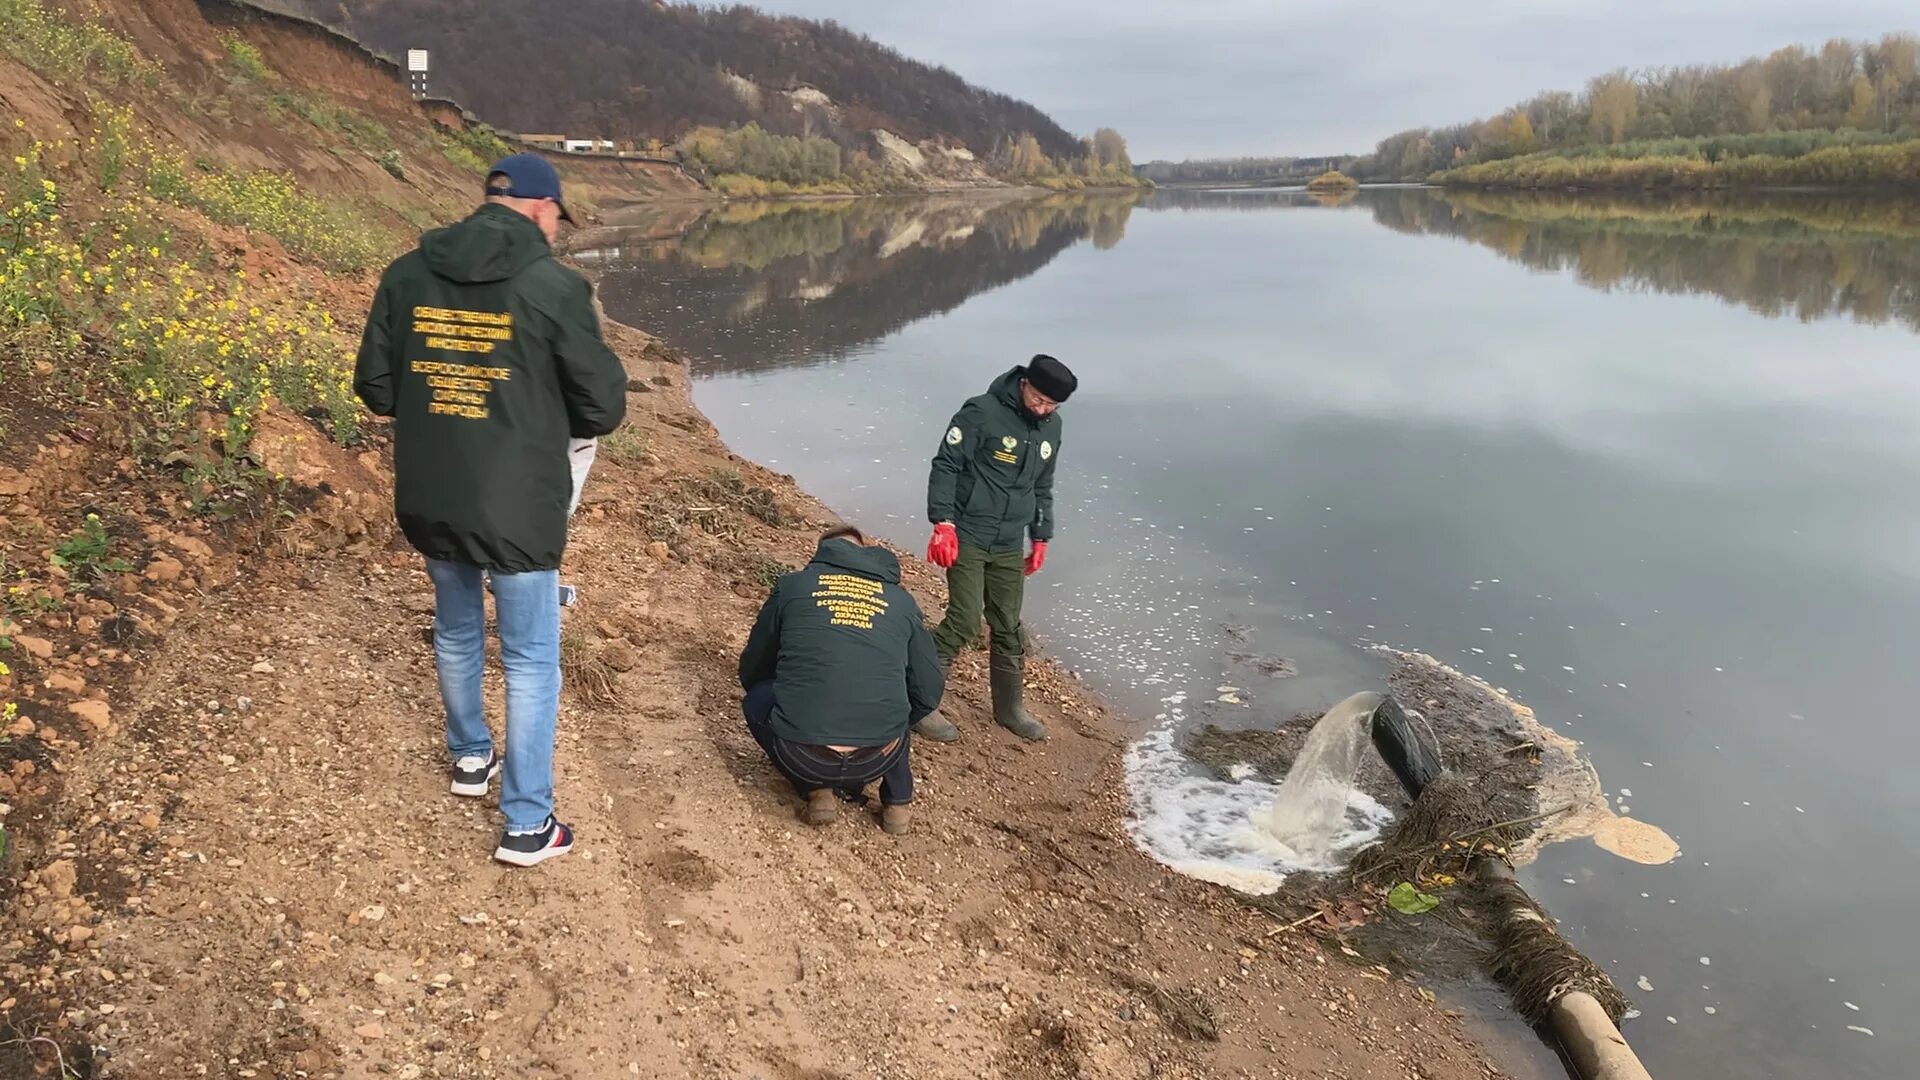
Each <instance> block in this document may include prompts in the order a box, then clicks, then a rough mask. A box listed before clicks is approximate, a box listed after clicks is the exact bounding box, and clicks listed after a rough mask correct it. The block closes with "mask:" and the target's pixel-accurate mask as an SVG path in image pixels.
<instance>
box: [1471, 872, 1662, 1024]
mask: <svg viewBox="0 0 1920 1080" xmlns="http://www.w3.org/2000/svg"><path fill="white" fill-rule="evenodd" d="M1473 874H1474V878H1475V880H1476V881H1477V883H1478V887H1477V889H1476V892H1477V893H1478V900H1479V902H1480V903H1481V904H1483V905H1485V906H1486V907H1488V908H1489V909H1491V910H1493V911H1494V912H1496V913H1497V914H1496V915H1495V917H1494V922H1493V938H1494V940H1493V946H1494V949H1493V959H1492V962H1491V963H1490V964H1489V967H1490V969H1491V970H1492V972H1493V977H1494V978H1496V979H1498V980H1499V981H1500V984H1501V985H1502V986H1504V987H1506V988H1507V993H1508V994H1510V995H1512V997H1513V1003H1514V1005H1515V1006H1516V1007H1518V1008H1519V1010H1520V1014H1521V1015H1522V1016H1525V1017H1526V1018H1527V1020H1528V1021H1529V1022H1530V1023H1533V1024H1537V1025H1542V1026H1544V1025H1546V1024H1547V1022H1548V1021H1549V1020H1550V1019H1551V1018H1552V1015H1553V1010H1554V1007H1555V1006H1556V1005H1557V1004H1559V1002H1560V999H1562V998H1564V997H1566V996H1567V995H1568V994H1573V993H1580V994H1585V995H1587V996H1588V997H1590V998H1592V999H1593V1000H1594V1001H1595V1002H1596V1003H1598V1004H1599V1005H1600V1007H1601V1008H1602V1009H1604V1010H1606V1014H1607V1019H1608V1020H1609V1021H1611V1022H1613V1023H1615V1024H1618V1023H1619V1022H1620V1018H1621V1017H1623V1016H1625V1015H1626V1014H1627V997H1626V995H1625V994H1623V993H1621V992H1620V988H1619V987H1618V986H1615V985H1614V982H1613V980H1612V979H1611V978H1609V977H1608V976H1607V973H1606V972H1605V971H1602V970H1601V969H1600V966H1599V965H1598V964H1595V963H1594V962H1593V961H1591V960H1589V959H1587V958H1586V957H1585V956H1584V955H1582V954H1581V952H1580V950H1578V949H1576V948H1574V947H1573V945H1572V944H1570V943H1569V942H1568V941H1567V939H1566V938H1563V937H1561V936H1560V932H1559V931H1558V930H1556V929H1554V925H1553V918H1552V917H1551V916H1549V915H1548V914H1547V913H1546V912H1545V911H1544V910H1542V909H1541V907H1540V905H1538V904H1536V903H1534V902H1533V898H1532V897H1530V896H1528V895H1527V893H1526V890H1525V889H1522V888H1521V887H1520V883H1519V882H1518V881H1516V880H1514V876H1513V869H1512V867H1509V866H1508V865H1507V864H1506V863H1505V862H1504V861H1503V860H1501V859H1500V858H1498V857H1496V856H1492V855H1481V856H1478V857H1476V858H1475V859H1474V860H1473Z"/></svg>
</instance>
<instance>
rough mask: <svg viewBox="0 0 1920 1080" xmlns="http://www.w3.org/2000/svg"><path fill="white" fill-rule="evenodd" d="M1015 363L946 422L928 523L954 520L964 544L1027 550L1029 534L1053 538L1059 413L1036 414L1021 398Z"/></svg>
mask: <svg viewBox="0 0 1920 1080" xmlns="http://www.w3.org/2000/svg"><path fill="white" fill-rule="evenodd" d="M1026 373H1027V369H1026V368H1025V367H1017V368H1014V369H1013V370H1012V371H1009V372H1007V373H1006V374H1005V375H1002V376H1000V377H999V378H998V379H995V380H994V383H993V386H992V387H991V388H990V389H988V391H987V392H986V393H984V394H981V395H980V396H979V397H976V398H970V399H969V400H968V401H967V403H966V404H965V405H962V406H961V407H960V411H959V412H957V413H955V414H954V416H953V422H952V423H950V424H948V425H947V434H946V437H945V438H944V439H942V440H941V442H940V451H939V452H938V453H936V454H934V455H933V473H932V475H931V476H929V477H928V479H927V520H928V521H930V522H932V523H933V524H935V525H938V524H939V523H941V522H943V521H951V522H953V524H954V527H955V528H956V530H957V531H958V532H959V533H960V542H961V543H963V544H967V545H969V546H971V547H977V548H984V549H986V550H987V551H1021V550H1024V549H1025V548H1026V539H1027V537H1028V536H1031V537H1033V539H1035V540H1051V539H1053V468H1054V465H1055V464H1057V463H1058V462H1059V460H1060V414H1059V413H1057V412H1056V413H1054V414H1052V415H1051V416H1048V417H1047V418H1045V419H1038V418H1036V417H1034V416H1033V415H1032V414H1031V413H1029V412H1027V409H1026V406H1024V405H1022V404H1021V403H1020V380H1021V379H1023V378H1025V377H1026Z"/></svg>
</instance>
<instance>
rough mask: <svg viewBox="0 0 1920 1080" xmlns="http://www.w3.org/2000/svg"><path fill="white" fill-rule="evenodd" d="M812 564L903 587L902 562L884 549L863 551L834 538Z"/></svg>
mask: <svg viewBox="0 0 1920 1080" xmlns="http://www.w3.org/2000/svg"><path fill="white" fill-rule="evenodd" d="M813 561H814V562H816V563H821V564H824V565H826V566H831V567H834V568H836V569H840V570H845V571H847V572H849V573H853V574H859V575H860V576H861V577H869V578H873V579H875V580H877V581H882V582H885V583H886V584H888V585H898V584H900V560H899V559H897V558H895V557H894V555H893V552H891V551H888V550H887V549H886V548H882V547H862V546H861V545H859V544H856V543H854V542H853V541H851V540H847V539H845V538H842V537H835V538H834V539H832V540H822V541H820V546H819V547H817V548H815V549H814V551H813Z"/></svg>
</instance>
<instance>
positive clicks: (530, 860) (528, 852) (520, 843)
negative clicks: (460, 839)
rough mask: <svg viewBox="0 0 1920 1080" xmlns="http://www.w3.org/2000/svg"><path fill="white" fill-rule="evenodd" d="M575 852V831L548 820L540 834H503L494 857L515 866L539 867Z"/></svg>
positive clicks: (495, 849) (551, 819)
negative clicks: (555, 857)
mask: <svg viewBox="0 0 1920 1080" xmlns="http://www.w3.org/2000/svg"><path fill="white" fill-rule="evenodd" d="M572 850H573V829H572V828H571V827H570V826H567V825H563V824H561V823H560V822H559V821H558V820H556V819H554V818H548V819H547V824H546V827H545V828H543V829H541V830H540V831H539V832H530V833H518V834H516V833H502V834H501V836H500V846H499V847H497V848H494V849H493V857H494V858H496V859H498V860H500V861H501V862H503V863H510V864H512V865H514V866H538V865H540V864H541V863H543V862H546V861H547V860H548V859H551V858H553V857H554V856H556V855H565V854H566V853H567V852H569V851H572Z"/></svg>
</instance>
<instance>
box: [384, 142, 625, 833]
mask: <svg viewBox="0 0 1920 1080" xmlns="http://www.w3.org/2000/svg"><path fill="white" fill-rule="evenodd" d="M572 220H573V219H572V218H571V217H570V216H568V214H567V210H566V207H565V206H564V205H563V204H562V203H561V201H560V177H559V174H557V173H556V172H554V169H553V166H552V165H550V164H548V163H547V161H546V160H545V159H543V158H540V157H538V156H536V155H532V154H516V155H514V156H512V157H509V158H505V159H503V160H502V161H500V162H499V163H498V164H496V165H494V167H493V169H492V171H491V172H490V173H489V174H488V176H487V186H486V202H485V203H484V204H483V205H482V206H481V207H480V209H479V210H477V211H475V212H474V213H473V215H472V216H471V217H469V218H467V219H466V220H465V221H463V222H461V223H459V224H458V225H454V226H452V227H451V228H446V229H440V230H437V231H435V232H430V233H428V234H426V235H425V236H424V237H422V238H421V240H420V247H419V249H418V250H416V251H414V252H412V253H410V254H408V255H404V256H402V257H401V258H400V259H399V260H397V261H396V262H394V264H393V265H392V266H389V267H388V268H387V272H386V274H385V275H384V276H382V277H381V279H380V289H379V292H377V293H376V294H375V295H374V298H373V310H372V312H371V313H370V314H369V315H368V316H367V330H366V336H365V337H364V338H363V339H362V340H361V343H360V356H359V363H358V367H357V370H356V371H355V375H354V390H355V391H356V392H357V393H358V394H359V395H360V400H362V401H364V402H366V404H367V408H369V409H371V410H372V411H373V412H375V413H377V414H379V415H381V416H391V417H393V420H394V423H393V434H394V449H393V464H394V474H395V475H394V493H393V504H394V512H395V516H396V517H397V518H398V519H399V522H400V528H401V531H403V532H404V533H406V536H407V539H408V540H409V541H411V542H412V544H413V546H414V547H415V548H416V549H418V550H419V552H420V553H421V554H422V555H425V556H426V559H427V573H428V575H429V576H430V577H431V578H432V579H433V590H434V619H433V654H434V662H435V665H436V666H437V668H438V670H439V675H440V698H441V701H442V702H443V703H444V704H445V706H446V710H447V749H448V751H449V753H450V755H451V756H452V758H453V785H452V786H453V793H454V794H455V795H464V796H468V797H472V798H478V797H482V796H484V795H486V793H487V783H488V781H490V780H491V779H493V777H495V776H497V775H501V773H502V765H501V760H500V757H499V755H498V754H496V752H495V751H494V748H493V736H492V733H491V732H490V731H489V730H488V728H487V717H486V709H485V704H484V701H483V699H482V697H481V673H482V670H483V668H484V665H485V661H486V587H485V584H484V581H485V579H487V578H491V579H492V583H493V593H494V607H495V614H496V616H497V619H496V621H497V623H498V625H499V632H500V653H501V659H502V661H503V664H504V666H505V668H506V674H507V737H506V761H505V773H504V778H503V779H502V780H501V784H500V812H501V814H502V816H504V817H505V818H506V829H505V831H504V832H503V833H502V835H501V837H500V843H499V846H498V847H497V848H496V849H495V850H494V853H493V857H494V858H496V859H498V860H500V861H501V862H505V863H511V864H513V865H515V866H533V865H535V864H537V863H540V862H543V861H545V860H547V859H550V858H553V857H554V856H556V855H564V854H566V853H567V851H569V850H570V849H571V848H572V847H573V830H572V829H570V828H569V827H567V826H566V825H564V824H562V823H561V822H560V821H559V820H558V819H556V818H555V817H554V816H553V744H554V727H555V724H556V721H557V717H558V713H559V708H560V587H559V566H560V555H561V552H562V551H563V550H564V549H565V548H566V543H567V512H568V504H569V503H570V502H571V500H572V496H573V494H574V484H573V476H572V471H571V469H570V468H569V461H568V439H569V438H570V437H571V438H575V439H591V438H596V437H598V436H601V435H606V434H608V433H610V432H612V431H613V430H614V429H615V428H617V427H619V426H620V422H621V420H622V419H624V418H625V416H626V409H627V397H626V389H627V376H626V372H625V370H624V369H623V368H622V367H621V364H620V359H619V357H616V356H615V355H614V354H613V352H612V350H610V349H608V348H607V345H606V342H605V340H603V339H602V337H601V335H600V326H599V322H598V320H597V319H595V317H594V309H593V305H592V289H591V288H590V287H589V286H588V285H587V283H586V281H585V280H584V279H582V278H581V277H580V276H579V275H578V274H576V273H574V272H573V271H571V270H568V269H567V268H565V267H563V266H561V265H560V264H559V263H558V262H556V261H554V258H553V250H552V243H553V240H554V238H555V237H556V236H557V235H558V233H559V230H560V223H561V222H562V221H569V222H570V221H572Z"/></svg>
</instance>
